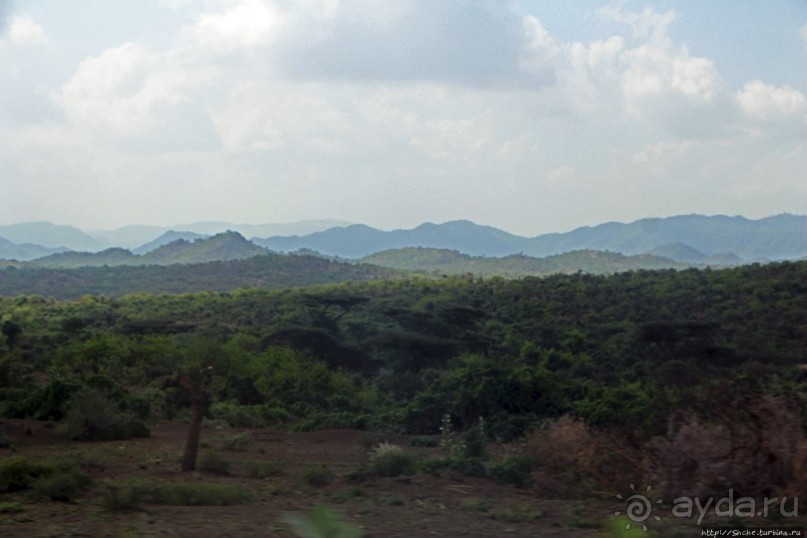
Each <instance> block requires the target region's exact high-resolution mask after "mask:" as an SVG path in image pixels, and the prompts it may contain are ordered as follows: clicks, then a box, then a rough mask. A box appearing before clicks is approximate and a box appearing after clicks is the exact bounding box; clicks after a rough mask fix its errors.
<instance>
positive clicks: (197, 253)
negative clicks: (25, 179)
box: [30, 232, 266, 268]
mask: <svg viewBox="0 0 807 538" xmlns="http://www.w3.org/2000/svg"><path fill="white" fill-rule="evenodd" d="M264 254H266V250H265V249H263V248H261V247H259V246H257V245H255V244H253V243H251V242H249V241H247V240H246V239H244V237H243V236H241V235H240V234H238V233H236V232H226V233H223V234H219V235H214V236H213V237H209V238H202V239H196V240H194V241H188V240H185V239H175V240H173V241H171V242H170V243H168V244H163V245H161V246H159V247H156V248H154V249H153V250H149V251H148V252H147V253H145V254H142V255H137V254H133V253H131V252H129V251H128V250H124V249H120V248H115V249H108V250H104V251H101V252H96V253H87V252H65V253H61V254H53V255H51V256H46V257H44V258H40V259H38V260H35V261H33V262H31V263H30V265H32V266H36V267H50V268H57V267H59V268H76V267H101V266H105V265H108V266H120V265H173V264H195V263H207V262H212V261H228V260H241V259H245V258H250V257H252V256H261V255H264Z"/></svg>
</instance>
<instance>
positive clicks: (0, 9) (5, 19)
mask: <svg viewBox="0 0 807 538" xmlns="http://www.w3.org/2000/svg"><path fill="white" fill-rule="evenodd" d="M9 13H11V0H0V37H2V36H3V35H4V34H5V33H6V29H7V28H8V23H9Z"/></svg>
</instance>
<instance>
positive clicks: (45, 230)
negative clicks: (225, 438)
mask: <svg viewBox="0 0 807 538" xmlns="http://www.w3.org/2000/svg"><path fill="white" fill-rule="evenodd" d="M222 228H223V229H222ZM225 230H230V231H231V232H233V233H237V234H240V235H239V237H240V238H241V240H243V241H240V246H239V247H238V248H236V249H235V250H233V245H232V244H230V245H229V246H228V247H226V248H224V247H222V246H221V245H219V247H221V248H224V252H219V251H217V250H216V249H217V248H219V247H215V246H213V244H211V243H200V244H199V245H197V244H196V243H198V242H200V241H201V240H203V239H206V238H209V237H210V235H211V234H217V235H221V232H224V231H225ZM275 232H278V233H276V234H275V235H271V234H273V233H275ZM253 234H256V235H253ZM243 236H246V237H251V238H252V239H251V242H248V241H246V240H245V239H244V237H243ZM261 236H263V237H261ZM230 239H235V238H234V237H230ZM177 240H179V241H181V242H180V243H177ZM114 241H117V243H114ZM245 243H249V245H246V244H245ZM168 245H172V247H171V248H170V249H169V250H168V251H165V250H161V249H162V248H163V247H166V246H168ZM110 247H112V248H110ZM242 247H243V248H242ZM260 247H263V248H265V249H269V250H272V251H276V252H296V251H314V252H317V253H320V254H322V255H325V256H332V257H339V258H345V259H353V260H356V259H362V258H365V257H367V256H371V255H373V254H376V253H379V252H382V251H388V250H395V249H409V248H418V247H419V248H430V249H439V250H449V251H451V250H453V251H456V252H458V253H460V254H463V255H467V256H471V257H504V256H513V255H523V256H527V257H531V258H545V257H547V256H554V255H557V254H562V253H566V252H573V251H594V250H596V251H609V252H613V253H619V254H622V255H624V256H636V255H645V254H648V255H651V256H655V257H660V258H667V259H670V260H673V261H676V262H681V263H685V264H701V265H710V264H715V265H731V264H736V263H743V262H752V261H766V260H771V261H775V260H784V259H801V258H805V257H807V216H801V215H790V214H782V215H776V216H772V217H766V218H762V219H758V220H752V219H747V218H745V217H739V216H735V217H729V216H722V215H718V216H703V215H681V216H674V217H666V218H648V219H642V220H637V221H634V222H630V223H618V222H609V223H604V224H599V225H597V226H592V227H582V228H578V229H576V230H572V231H570V232H565V233H552V234H545V235H539V236H536V237H522V236H518V235H514V234H511V233H508V232H505V231H503V230H500V229H497V228H494V227H491V226H482V225H478V224H475V223H473V222H470V221H464V220H459V221H451V222H446V223H443V224H433V223H425V224H421V225H420V226H417V227H416V228H413V229H409V230H392V231H384V230H379V229H376V228H372V227H370V226H366V225H363V224H352V225H345V223H343V222H340V221H302V222H298V223H289V224H266V225H237V224H229V223H216V222H208V223H196V224H192V225H185V226H178V227H174V228H161V227H153V226H128V227H124V228H119V229H117V230H112V231H107V232H99V231H95V232H83V231H81V230H79V229H77V228H74V227H70V226H57V225H54V224H51V223H45V222H37V223H28V224H15V225H6V226H0V259H13V260H20V261H26V260H32V259H39V261H38V264H41V265H49V266H56V265H59V266H64V265H63V264H66V265H67V266H77V265H76V264H82V263H87V262H90V264H92V265H104V264H106V265H110V264H112V265H120V264H126V263H132V264H135V265H138V264H140V265H142V264H158V265H159V264H170V263H199V262H200V261H210V260H213V259H225V260H226V259H237V258H231V257H228V256H232V255H233V253H234V252H235V251H236V250H237V251H238V252H239V256H240V257H247V254H249V255H255V254H259V253H263V252H265V251H264V250H262V249H260ZM124 248H125V249H131V250H126V251H122V249H124ZM228 249H229V250H228ZM67 250H72V251H83V253H73V255H72V256H70V255H69V253H65V252H64V251H67ZM202 250H209V252H207V253H206V254H205V253H202V252H201V251H202ZM60 252H61V254H59V253H60ZM88 252H89V253H95V254H94V255H92V256H91V255H90V254H87V253H88ZM216 256H222V257H220V258H217V257H216ZM104 259H105V260H107V261H106V262H103V263H99V262H101V260H104Z"/></svg>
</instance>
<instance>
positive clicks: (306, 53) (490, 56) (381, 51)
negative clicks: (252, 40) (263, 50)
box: [278, 0, 552, 87]
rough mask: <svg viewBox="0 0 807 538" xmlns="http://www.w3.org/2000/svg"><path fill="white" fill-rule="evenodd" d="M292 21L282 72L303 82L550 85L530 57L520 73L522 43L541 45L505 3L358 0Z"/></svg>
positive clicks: (548, 74)
mask: <svg viewBox="0 0 807 538" xmlns="http://www.w3.org/2000/svg"><path fill="white" fill-rule="evenodd" d="M296 20H297V24H298V25H299V28H301V31H300V32H298V33H297V34H296V36H295V37H294V38H290V39H288V40H286V41H285V42H283V43H281V44H279V45H278V46H279V47H281V48H282V49H283V66H284V69H285V72H286V73H287V74H289V75H291V76H293V77H297V78H301V79H343V80H348V79H349V80H354V81H355V80H367V81H373V80H376V81H395V82H407V81H409V82H415V81H434V82H440V83H449V84H458V85H471V86H490V87H497V86H504V87H509V86H513V85H516V86H523V85H533V86H538V87H540V86H543V85H545V84H547V83H549V82H551V80H552V73H551V72H549V71H548V70H546V69H538V67H539V66H538V64H536V63H535V62H532V63H530V62H529V58H527V60H526V61H527V64H528V65H529V67H530V69H529V70H528V71H525V70H524V69H522V66H523V65H524V62H525V58H524V57H523V53H524V46H525V44H527V45H529V46H531V47H534V48H540V45H541V44H540V43H536V42H535V37H536V36H535V34H534V33H532V34H531V33H530V30H532V29H534V25H532V27H530V28H526V29H525V27H524V25H523V24H522V20H521V19H520V18H519V17H518V16H516V15H515V14H514V13H513V12H511V11H509V10H508V9H507V7H506V5H505V4H504V3H498V2H489V1H485V0H474V1H471V2H465V1H461V0H442V1H440V2H434V1H433V0H414V1H413V0H408V1H404V0H387V1H384V2H378V1H375V0H357V1H354V2H343V3H339V4H337V7H336V8H334V9H332V10H331V11H330V13H329V16H328V17H324V16H319V15H317V14H314V13H311V12H298V13H297V14H296ZM535 20H536V21H537V19H535ZM530 40H532V41H531V42H530ZM535 53H539V54H540V53H541V51H539V50H536V51H535ZM535 53H533V54H531V55H529V54H528V56H535V55H536V54H535Z"/></svg>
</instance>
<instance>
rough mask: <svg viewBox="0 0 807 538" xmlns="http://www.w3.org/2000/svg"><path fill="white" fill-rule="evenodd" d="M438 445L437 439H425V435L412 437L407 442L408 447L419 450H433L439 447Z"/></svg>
mask: <svg viewBox="0 0 807 538" xmlns="http://www.w3.org/2000/svg"><path fill="white" fill-rule="evenodd" d="M439 444H440V443H438V442H437V439H435V438H434V437H427V436H425V435H420V436H418V437H413V438H412V439H410V440H409V446H413V447H420V448H434V447H436V446H439Z"/></svg>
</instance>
